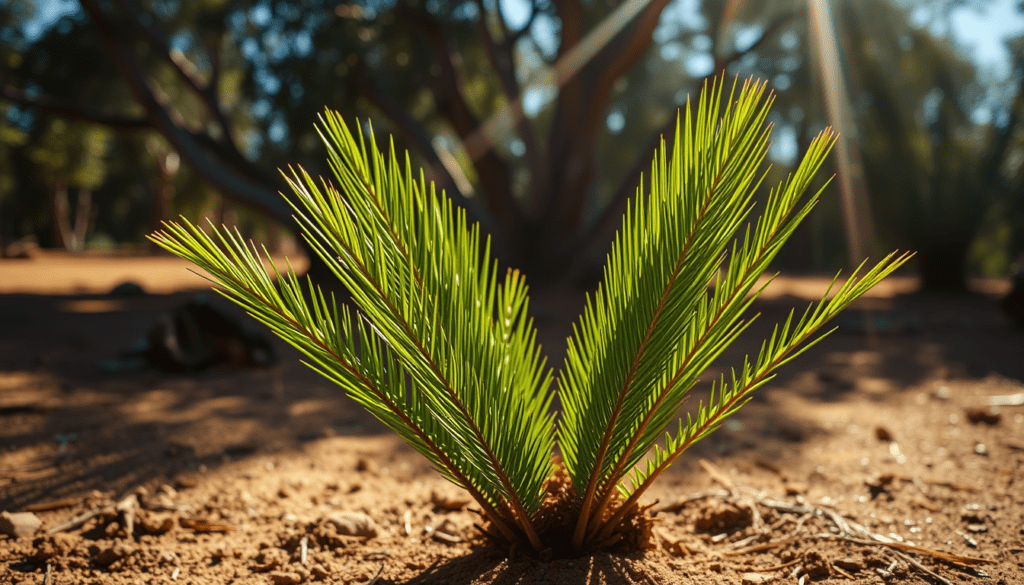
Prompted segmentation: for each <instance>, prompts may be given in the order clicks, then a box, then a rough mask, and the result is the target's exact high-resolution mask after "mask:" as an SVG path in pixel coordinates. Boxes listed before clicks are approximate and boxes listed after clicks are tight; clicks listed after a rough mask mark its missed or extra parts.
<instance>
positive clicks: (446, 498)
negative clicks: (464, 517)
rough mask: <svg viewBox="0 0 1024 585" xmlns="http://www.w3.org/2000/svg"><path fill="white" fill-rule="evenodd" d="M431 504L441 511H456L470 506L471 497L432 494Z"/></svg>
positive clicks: (433, 492)
mask: <svg viewBox="0 0 1024 585" xmlns="http://www.w3.org/2000/svg"><path fill="white" fill-rule="evenodd" d="M430 503H432V504H434V506H436V507H437V508H439V509H441V510H450V511H456V510H461V509H463V508H465V507H466V506H468V505H469V497H467V496H464V495H456V494H452V493H447V492H441V493H438V492H436V491H432V492H430Z"/></svg>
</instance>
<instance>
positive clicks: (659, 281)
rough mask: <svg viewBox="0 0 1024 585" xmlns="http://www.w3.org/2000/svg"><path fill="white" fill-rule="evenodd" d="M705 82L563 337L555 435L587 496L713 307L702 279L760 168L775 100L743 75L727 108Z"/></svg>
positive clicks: (725, 244)
mask: <svg viewBox="0 0 1024 585" xmlns="http://www.w3.org/2000/svg"><path fill="white" fill-rule="evenodd" d="M706 89H707V90H706V91H705V92H704V93H703V94H702V96H701V99H700V101H699V103H698V106H697V111H696V116H694V113H693V111H692V110H691V105H690V104H689V103H687V106H686V111H685V114H683V115H682V116H681V118H680V120H679V122H678V123H677V131H676V139H675V144H674V148H673V149H672V154H671V158H670V157H669V155H668V152H667V149H666V148H665V147H664V145H663V146H662V148H661V149H659V151H658V153H657V154H656V155H655V159H654V161H653V164H652V169H651V187H650V194H649V196H648V197H646V198H645V197H643V195H644V194H643V192H642V186H641V190H640V191H639V192H638V196H637V198H636V200H635V207H632V206H631V207H630V208H629V209H628V210H627V213H626V217H625V219H624V221H623V227H622V229H621V230H620V232H619V234H618V235H617V237H616V240H615V243H614V245H613V247H612V251H611V252H610V253H609V257H608V264H607V266H606V268H605V278H604V282H603V283H602V285H601V287H600V288H599V289H598V291H597V293H596V294H595V295H594V297H593V298H591V299H588V303H587V305H586V309H585V312H584V315H583V318H582V320H581V322H580V323H579V325H578V326H577V327H576V328H575V329H574V336H573V338H572V339H571V341H570V345H569V350H568V357H567V359H566V363H565V367H564V369H563V374H562V377H561V378H560V386H559V395H560V398H561V400H562V404H563V407H564V410H565V412H564V415H563V418H562V420H561V424H560V431H559V432H560V435H559V440H560V445H561V447H562V451H563V456H564V457H565V462H566V467H567V469H568V470H569V473H570V475H571V477H572V480H573V485H574V487H575V488H576V492H577V495H578V496H579V497H581V498H583V499H584V500H586V499H588V498H590V497H593V494H595V493H601V492H604V491H606V489H607V488H608V487H609V486H610V485H611V484H613V483H614V482H615V481H616V479H617V478H615V477H613V476H614V475H615V474H619V475H621V474H623V473H624V472H625V465H624V464H623V461H624V460H623V457H628V456H629V455H630V454H629V453H627V451H629V450H630V449H627V445H629V444H630V442H631V440H632V439H633V437H635V436H636V435H637V431H638V424H639V423H640V421H642V420H644V418H645V416H646V414H647V412H648V411H649V410H650V408H651V407H652V406H653V402H652V396H653V393H654V392H655V391H656V389H657V388H658V387H659V385H660V383H661V382H662V381H663V380H664V378H665V376H666V374H667V373H668V367H669V366H670V364H671V363H672V361H673V360H674V359H675V358H674V356H675V355H676V354H677V353H679V346H680V343H681V341H682V340H683V338H684V336H685V335H686V332H687V331H690V330H692V329H693V324H694V322H695V321H694V320H695V318H696V317H698V316H699V315H698V311H697V309H698V308H699V307H700V306H702V305H703V307H704V309H703V310H704V311H705V312H708V311H711V312H713V311H714V309H716V307H714V306H712V305H710V304H708V303H707V302H706V299H705V296H706V294H707V293H706V291H707V288H708V286H710V285H711V284H712V283H713V282H714V280H715V279H716V276H717V275H718V273H719V269H720V267H721V266H722V263H723V261H724V258H725V257H726V255H727V252H728V250H729V246H730V243H731V242H732V241H733V237H734V234H735V233H736V231H737V230H738V229H739V228H740V227H741V225H742V223H743V221H744V219H745V217H746V215H747V213H748V211H749V210H750V208H751V205H752V200H751V197H752V195H753V192H754V190H755V189H756V188H757V186H758V185H759V184H760V182H761V179H762V178H763V173H761V172H759V170H758V169H759V166H760V164H761V162H762V161H763V159H764V156H765V154H766V151H767V145H768V142H767V141H768V135H769V134H768V133H769V130H768V129H766V128H765V124H764V122H765V118H766V116H767V112H768V108H769V106H770V104H771V98H768V99H763V98H764V90H765V86H764V85H763V84H758V83H752V82H747V83H746V84H744V85H743V87H742V88H741V89H740V91H739V94H738V95H736V88H735V86H734V87H733V90H732V92H731V93H730V94H729V95H728V97H727V98H726V100H725V108H724V111H721V104H722V101H723V100H722V84H721V83H715V84H713V85H712V86H711V87H710V88H706ZM720 112H721V115H720ZM730 326H731V323H726V324H725V326H724V327H722V328H720V329H716V331H715V332H716V333H721V332H722V331H728V330H730ZM674 406H675V405H674V404H671V403H666V404H664V408H665V409H669V408H674ZM658 432H659V433H660V429H659V431H658ZM595 437H601V438H600V439H597V440H595ZM634 450H635V449H634ZM640 455H642V451H641V453H640ZM617 469H618V471H615V470H617Z"/></svg>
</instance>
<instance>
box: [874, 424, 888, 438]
mask: <svg viewBox="0 0 1024 585" xmlns="http://www.w3.org/2000/svg"><path fill="white" fill-rule="evenodd" d="M875 438H877V439H878V440H879V441H891V440H892V433H891V432H890V431H889V429H887V428H885V427H883V426H877V427H875Z"/></svg>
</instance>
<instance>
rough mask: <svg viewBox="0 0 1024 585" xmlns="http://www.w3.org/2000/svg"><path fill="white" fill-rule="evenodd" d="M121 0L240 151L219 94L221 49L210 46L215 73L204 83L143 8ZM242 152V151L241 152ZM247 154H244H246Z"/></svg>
mask: <svg viewBox="0 0 1024 585" xmlns="http://www.w3.org/2000/svg"><path fill="white" fill-rule="evenodd" d="M114 1H115V2H117V5H118V7H120V9H121V10H122V11H123V12H124V13H125V14H127V15H128V18H129V20H130V21H131V22H132V24H133V25H134V26H135V28H136V29H137V30H138V31H139V32H140V33H142V36H143V37H144V38H145V39H146V41H147V42H148V43H149V44H150V46H151V47H152V48H153V49H154V50H156V51H157V52H158V53H159V55H160V57H162V58H163V59H164V60H165V61H167V62H169V63H170V64H171V66H172V67H173V69H174V70H175V72H177V74H178V76H179V77H181V79H182V80H184V81H185V83H186V85H188V86H189V88H191V89H192V91H194V92H195V93H196V94H197V95H199V97H200V98H201V99H202V102H203V103H204V104H205V105H206V109H207V110H208V111H209V113H210V116H211V117H212V118H213V120H214V121H215V122H216V123H217V126H219V127H220V129H221V134H222V140H223V141H224V143H225V144H229V145H230V146H231V147H232V148H233V149H234V150H235V151H236V152H237V151H238V146H237V143H236V142H235V136H234V129H233V128H232V126H231V123H230V122H229V121H228V119H227V116H226V115H225V114H224V110H222V109H221V107H220V104H219V103H218V101H219V100H218V96H217V81H218V77H219V75H220V56H219V51H214V50H213V48H212V47H210V46H208V47H206V48H207V53H208V55H209V58H210V64H211V68H212V71H211V75H210V80H209V81H208V82H207V83H203V82H202V81H200V80H199V79H198V78H196V76H195V75H194V74H192V73H190V72H189V71H186V70H185V68H184V67H182V65H181V63H179V62H178V60H176V59H175V58H174V57H173V55H172V51H171V46H170V42H168V40H167V36H166V35H164V34H163V32H161V31H160V30H159V29H157V28H156V27H155V26H153V25H151V24H147V23H146V22H145V21H143V19H142V15H141V14H140V13H139V10H138V8H137V7H136V6H134V5H132V3H130V2H128V0H114ZM238 155H239V156H241V152H238ZM242 158H244V157H242Z"/></svg>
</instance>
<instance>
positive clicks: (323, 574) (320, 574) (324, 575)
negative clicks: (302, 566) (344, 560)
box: [309, 565, 331, 581]
mask: <svg viewBox="0 0 1024 585" xmlns="http://www.w3.org/2000/svg"><path fill="white" fill-rule="evenodd" d="M309 572H310V573H311V574H312V575H313V578H314V579H316V580H317V581H324V580H326V579H328V578H330V576H331V572H330V571H328V570H327V569H325V568H324V567H323V565H313V568H311V569H310V570H309Z"/></svg>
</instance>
